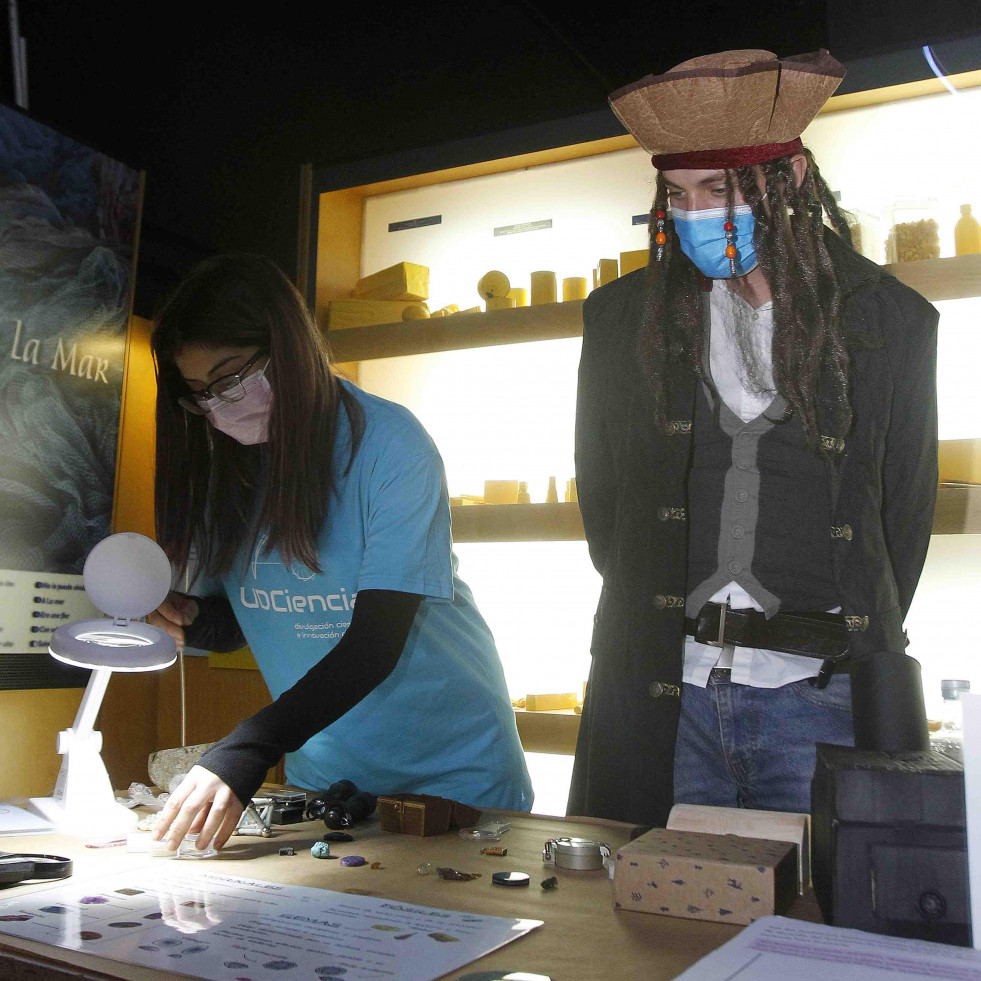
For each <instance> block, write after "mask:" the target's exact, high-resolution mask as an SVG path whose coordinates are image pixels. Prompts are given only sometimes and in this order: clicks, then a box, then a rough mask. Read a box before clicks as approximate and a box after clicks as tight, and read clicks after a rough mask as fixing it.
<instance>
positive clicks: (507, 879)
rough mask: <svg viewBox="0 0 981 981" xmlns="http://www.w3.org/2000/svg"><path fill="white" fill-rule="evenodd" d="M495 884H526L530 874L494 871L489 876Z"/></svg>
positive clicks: (529, 880) (529, 879)
mask: <svg viewBox="0 0 981 981" xmlns="http://www.w3.org/2000/svg"><path fill="white" fill-rule="evenodd" d="M491 882H493V883H494V885H495V886H527V885H528V884H529V883H530V882H531V876H530V875H528V873H527V872H495V873H494V874H493V875H492V876H491Z"/></svg>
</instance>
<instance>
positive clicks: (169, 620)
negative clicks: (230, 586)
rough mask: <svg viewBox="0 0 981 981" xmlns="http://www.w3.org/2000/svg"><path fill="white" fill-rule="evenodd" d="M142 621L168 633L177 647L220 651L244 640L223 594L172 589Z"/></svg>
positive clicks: (238, 644) (236, 647) (236, 645)
mask: <svg viewBox="0 0 981 981" xmlns="http://www.w3.org/2000/svg"><path fill="white" fill-rule="evenodd" d="M146 622H147V623H149V624H151V625H152V626H154V627H159V628H160V629H161V630H164V631H166V632H167V633H168V634H170V636H171V637H173V638H174V642H175V643H176V644H177V646H178V647H197V648H200V649H201V650H203V651H217V652H218V653H224V652H226V651H237V650H238V649H239V648H240V647H242V646H244V644H245V637H244V636H243V635H242V629H241V627H239V625H238V620H236V619H235V613H234V612H233V610H232V604H231V603H229V601H228V599H227V598H226V597H224V596H188V595H187V594H186V593H177V592H172V593H170V594H168V596H167V598H166V599H165V600H164V601H163V602H162V603H161V604H160V606H158V607H157V609H156V610H154V611H153V612H152V613H150V614H148V615H147V618H146Z"/></svg>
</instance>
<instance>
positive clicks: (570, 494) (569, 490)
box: [565, 477, 579, 504]
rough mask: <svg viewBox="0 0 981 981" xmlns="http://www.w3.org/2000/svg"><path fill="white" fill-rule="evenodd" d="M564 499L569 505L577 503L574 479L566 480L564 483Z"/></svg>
mask: <svg viewBox="0 0 981 981" xmlns="http://www.w3.org/2000/svg"><path fill="white" fill-rule="evenodd" d="M565 499H566V501H567V502H569V503H570V504H572V503H577V502H578V501H579V491H578V489H577V488H576V478H575V477H573V478H572V480H567V481H566V482H565Z"/></svg>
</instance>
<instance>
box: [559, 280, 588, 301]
mask: <svg viewBox="0 0 981 981" xmlns="http://www.w3.org/2000/svg"><path fill="white" fill-rule="evenodd" d="M588 292H589V289H588V288H587V286H586V277H585V276H568V277H566V278H565V279H563V280H562V300H563V302H567V301H568V300H585V299H586V294H587V293H588Z"/></svg>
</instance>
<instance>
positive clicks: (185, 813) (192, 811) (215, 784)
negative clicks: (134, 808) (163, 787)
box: [154, 766, 244, 849]
mask: <svg viewBox="0 0 981 981" xmlns="http://www.w3.org/2000/svg"><path fill="white" fill-rule="evenodd" d="M243 810H244V808H243V807H242V804H241V802H240V801H239V799H238V798H237V797H236V796H235V793H234V791H233V790H232V789H231V787H229V786H228V784H226V783H225V782H224V781H223V780H222V779H221V778H220V777H219V776H217V775H216V774H214V773H212V772H211V771H210V770H208V769H206V768H205V767H203V766H193V767H192V768H191V772H190V773H189V774H188V775H187V776H186V777H185V778H184V780H183V781H182V782H181V785H180V786H179V787H178V788H177V790H175V791H174V793H173V794H171V795H170V799H169V800H168V801H167V803H166V804H165V805H164V809H163V810H162V811H161V812H160V818H159V819H158V821H157V827H156V829H155V831H154V837H155V838H157V839H160V838H163V837H164V836H165V835H166V836H167V841H168V844H169V845H170V847H171V848H177V846H178V845H179V844H180V843H181V841H182V840H183V838H184V836H185V835H186V834H194V833H197V835H198V841H197V847H198V848H202V849H203V848H205V847H206V846H207V845H208V843H209V842H210V841H211V840H212V839H213V838H214V839H215V848H221V846H222V845H224V844H225V842H226V841H227V840H228V838H229V837H230V836H231V834H232V832H233V831H234V830H235V827H236V825H237V824H238V819H239V817H240V816H241V814H242V811H243Z"/></svg>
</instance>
